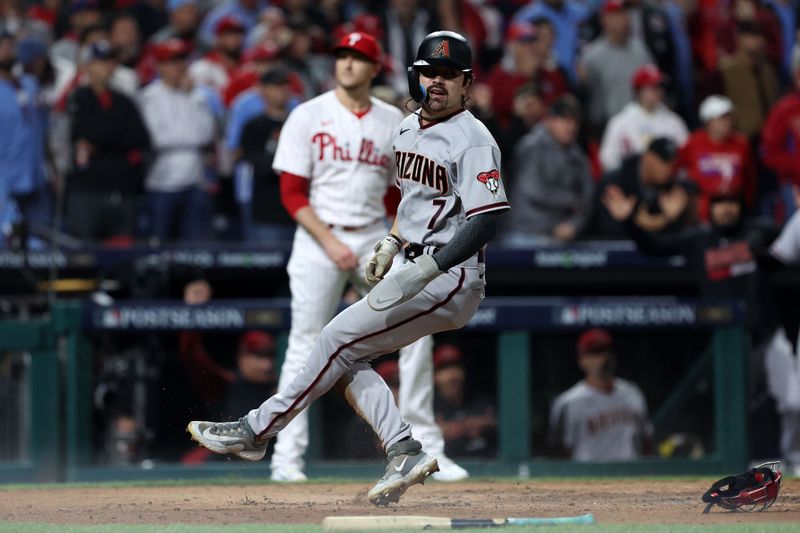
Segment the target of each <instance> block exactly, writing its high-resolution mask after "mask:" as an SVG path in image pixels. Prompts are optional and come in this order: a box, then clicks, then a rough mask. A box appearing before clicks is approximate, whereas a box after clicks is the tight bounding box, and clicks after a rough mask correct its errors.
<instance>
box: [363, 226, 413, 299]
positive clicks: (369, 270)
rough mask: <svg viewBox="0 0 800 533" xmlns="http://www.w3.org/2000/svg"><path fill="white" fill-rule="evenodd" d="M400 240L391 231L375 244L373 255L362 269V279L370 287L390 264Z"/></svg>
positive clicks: (400, 242)
mask: <svg viewBox="0 0 800 533" xmlns="http://www.w3.org/2000/svg"><path fill="white" fill-rule="evenodd" d="M402 244H403V243H402V241H401V240H400V238H399V237H397V236H395V235H392V234H391V233H390V234H389V235H387V236H386V237H384V238H383V239H381V240H380V241H378V242H377V243H376V244H375V255H373V256H372V257H371V258H370V260H369V261H367V266H366V268H365V269H364V279H365V280H366V281H367V284H368V285H369V286H370V287H373V286H375V285H376V284H377V283H378V282H379V281H380V280H382V279H383V276H385V275H386V273H387V272H388V271H389V269H390V268H391V266H392V259H394V256H395V255H397V253H398V252H399V251H400V247H401V246H402Z"/></svg>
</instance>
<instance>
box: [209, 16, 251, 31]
mask: <svg viewBox="0 0 800 533" xmlns="http://www.w3.org/2000/svg"><path fill="white" fill-rule="evenodd" d="M226 31H235V32H239V33H244V31H245V27H244V24H242V22H241V21H240V20H239V19H238V18H236V17H234V16H232V15H228V16H227V17H222V18H221V19H219V22H217V25H216V26H214V35H220V34H221V33H225V32H226Z"/></svg>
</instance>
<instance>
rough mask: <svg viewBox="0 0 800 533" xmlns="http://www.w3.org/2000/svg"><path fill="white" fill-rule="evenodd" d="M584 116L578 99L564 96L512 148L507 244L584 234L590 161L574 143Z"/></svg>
mask: <svg viewBox="0 0 800 533" xmlns="http://www.w3.org/2000/svg"><path fill="white" fill-rule="evenodd" d="M580 115H581V110H580V106H579V104H578V102H577V100H576V99H575V98H574V97H572V96H570V95H566V96H562V97H561V98H560V99H559V100H557V101H556V102H555V103H554V104H553V105H552V106H550V109H549V111H548V113H547V116H546V117H545V118H544V120H542V122H541V123H539V124H537V125H536V126H534V128H533V130H532V131H531V132H530V133H529V134H528V135H526V136H525V137H523V138H522V139H521V140H520V142H519V144H518V145H517V147H516V149H515V150H514V156H513V162H512V169H513V171H512V174H513V178H512V181H511V191H512V193H511V194H512V196H513V197H514V199H515V203H514V214H513V215H512V217H511V220H510V222H509V228H508V229H509V237H508V240H507V241H506V242H507V244H508V245H510V246H515V247H528V246H533V245H535V244H536V243H537V242H542V241H544V242H547V241H552V240H556V241H571V240H572V239H574V238H575V236H576V235H578V234H579V233H580V232H581V231H582V230H583V226H584V224H585V222H586V219H587V217H588V215H589V211H590V209H591V202H592V193H593V180H592V175H591V170H590V168H589V160H588V158H587V157H586V154H584V153H583V151H582V150H581V149H580V147H579V146H578V144H577V143H576V139H577V136H578V128H579V124H580Z"/></svg>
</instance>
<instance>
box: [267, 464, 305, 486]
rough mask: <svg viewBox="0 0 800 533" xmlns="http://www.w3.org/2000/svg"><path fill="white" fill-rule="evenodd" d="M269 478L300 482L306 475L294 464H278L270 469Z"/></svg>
mask: <svg viewBox="0 0 800 533" xmlns="http://www.w3.org/2000/svg"><path fill="white" fill-rule="evenodd" d="M270 479H271V480H272V481H276V482H278V483H301V482H303V481H308V477H307V476H306V475H305V474H304V473H303V471H302V470H301V469H300V468H298V467H296V466H280V467H277V468H274V469H273V470H272V474H270Z"/></svg>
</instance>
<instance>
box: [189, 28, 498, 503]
mask: <svg viewBox="0 0 800 533" xmlns="http://www.w3.org/2000/svg"><path fill="white" fill-rule="evenodd" d="M408 78H409V91H410V93H411V96H412V98H413V99H414V100H416V101H417V102H418V103H420V104H421V105H422V108H421V109H420V111H418V112H417V113H414V114H412V115H410V116H408V117H406V118H405V119H404V120H403V121H402V122H401V123H400V126H399V128H398V129H397V130H396V133H395V135H394V140H393V144H394V155H395V161H396V162H397V185H398V186H399V187H400V191H401V195H402V200H401V201H400V205H399V206H398V210H397V217H396V218H395V221H394V225H393V226H392V230H391V232H390V233H389V235H387V236H386V237H385V238H384V239H383V240H382V241H380V242H379V243H378V245H377V246H376V252H375V255H374V256H373V257H372V258H371V259H370V260H369V262H368V264H367V268H366V278H367V281H368V282H369V283H370V284H372V283H376V284H375V286H374V287H373V288H372V290H371V291H370V292H369V294H368V295H367V297H366V298H363V299H362V300H360V301H358V302H356V303H355V304H353V305H351V306H350V307H348V308H347V309H345V310H344V311H342V312H341V313H339V315H337V316H336V317H335V318H334V319H333V320H331V321H330V323H328V325H327V326H325V328H324V329H323V330H322V332H321V333H320V335H319V337H318V338H317V341H316V342H315V343H314V346H313V347H312V349H311V351H310V353H309V355H308V358H307V360H306V362H305V365H304V366H303V368H302V370H301V371H300V373H299V374H298V375H297V377H295V378H294V379H293V380H292V381H291V383H289V384H288V385H286V386H285V387H283V388H281V389H280V392H279V393H278V394H276V395H274V396H272V397H271V398H269V399H268V400H267V401H265V402H264V403H263V404H261V406H259V407H258V408H256V409H253V410H252V411H250V412H249V413H248V414H246V415H245V416H243V417H242V418H240V419H239V420H238V421H236V422H202V421H192V422H190V423H189V426H188V427H187V430H188V431H189V433H191V435H192V438H193V439H195V440H196V441H197V442H199V443H200V444H201V445H202V446H205V447H206V448H208V449H209V450H212V451H214V452H216V453H232V454H234V455H237V456H238V457H241V458H243V459H247V460H251V461H257V460H259V459H261V458H262V457H264V454H265V453H266V449H267V441H268V440H269V439H270V438H271V437H273V436H275V435H277V434H278V432H279V431H281V430H282V429H283V428H285V427H287V424H289V423H290V422H291V421H292V419H293V418H295V417H296V416H297V415H298V414H299V413H301V412H302V411H303V410H304V409H305V408H306V407H308V405H309V404H310V403H311V402H312V401H314V400H315V399H317V398H319V397H320V396H321V395H323V394H325V392H327V391H328V390H330V389H331V388H332V387H333V386H334V385H338V386H339V387H340V388H342V389H343V390H344V394H345V396H346V397H347V399H348V401H349V402H350V403H351V405H352V406H353V408H354V409H355V411H356V412H357V413H359V414H360V415H361V416H363V417H364V418H365V419H366V420H367V421H368V422H369V423H370V425H371V426H372V428H373V430H374V431H375V433H376V434H377V435H378V436H379V437H380V439H381V442H382V443H383V446H384V449H385V450H386V453H387V457H388V460H389V464H388V465H387V467H386V473H385V474H384V476H383V477H382V478H381V479H380V480H379V481H378V483H377V484H376V485H375V486H374V487H373V488H372V489H371V490H370V491H369V492H368V493H367V498H368V499H369V500H370V501H371V502H372V503H374V504H375V505H387V504H389V503H390V502H396V501H399V499H400V496H401V495H402V494H403V493H404V492H405V491H406V490H408V488H409V487H411V486H413V485H416V484H419V483H422V482H424V481H425V479H426V478H427V477H428V476H430V475H431V474H432V473H434V472H436V471H437V470H438V469H439V465H438V462H437V460H436V458H435V457H433V456H432V455H430V454H428V453H426V452H424V451H423V450H422V444H421V443H420V442H419V441H418V440H416V439H415V438H413V437H412V431H411V426H410V425H409V424H408V422H407V421H405V420H403V418H402V417H401V416H400V412H399V410H398V409H397V406H396V405H395V403H394V398H393V397H392V392H391V390H390V389H389V387H388V386H387V385H386V383H385V382H384V381H383V380H382V379H381V378H380V376H379V375H378V374H377V373H376V372H375V371H374V370H373V369H372V366H371V365H370V364H369V362H370V361H372V360H373V359H375V358H377V357H379V356H381V355H383V354H387V353H391V352H393V351H394V350H397V349H398V348H401V347H403V346H406V345H408V344H410V343H412V342H414V341H416V340H418V339H420V338H421V337H423V336H425V335H431V334H433V333H437V332H439V331H445V330H450V329H457V328H460V327H462V326H464V325H465V324H466V323H467V322H469V320H470V319H471V318H472V316H473V314H474V313H475V311H476V309H477V308H478V305H479V303H480V301H481V299H482V298H483V291H484V287H485V285H486V284H485V280H484V272H485V264H484V248H485V246H486V244H487V243H488V242H489V241H490V240H491V239H492V237H493V236H494V234H495V231H496V227H497V223H498V218H499V216H500V215H501V214H502V213H504V212H505V211H507V210H508V209H509V204H508V201H507V200H506V196H505V191H504V189H503V184H502V181H501V180H500V172H499V169H500V168H501V164H500V149H499V148H498V147H497V143H496V142H495V140H494V139H493V138H492V136H491V134H490V133H489V131H488V130H487V129H486V127H485V126H484V125H483V124H481V123H480V121H478V120H477V119H476V118H475V117H474V116H473V115H472V114H471V113H470V112H469V111H467V110H466V109H465V108H464V102H465V100H466V95H467V92H468V91H469V88H470V86H471V84H472V51H471V50H470V47H469V44H468V43H467V41H466V39H464V37H462V36H461V35H458V34H457V33H453V32H447V31H442V32H435V33H432V34H430V35H428V36H427V37H426V38H425V39H424V40H423V41H422V44H420V47H419V50H418V52H417V59H416V61H414V64H413V65H412V66H411V67H410V68H409V76H408ZM373 105H375V104H373ZM313 201H314V196H313V194H312V202H313ZM400 250H403V255H404V256H405V262H404V263H403V264H402V265H399V266H397V267H395V268H394V269H392V271H391V272H389V275H388V276H385V275H386V274H387V271H388V270H389V269H390V268H391V266H392V262H393V259H394V257H395V255H397V254H399V252H400ZM384 276H385V277H384ZM319 277H321V276H319ZM401 379H402V376H401Z"/></svg>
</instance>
